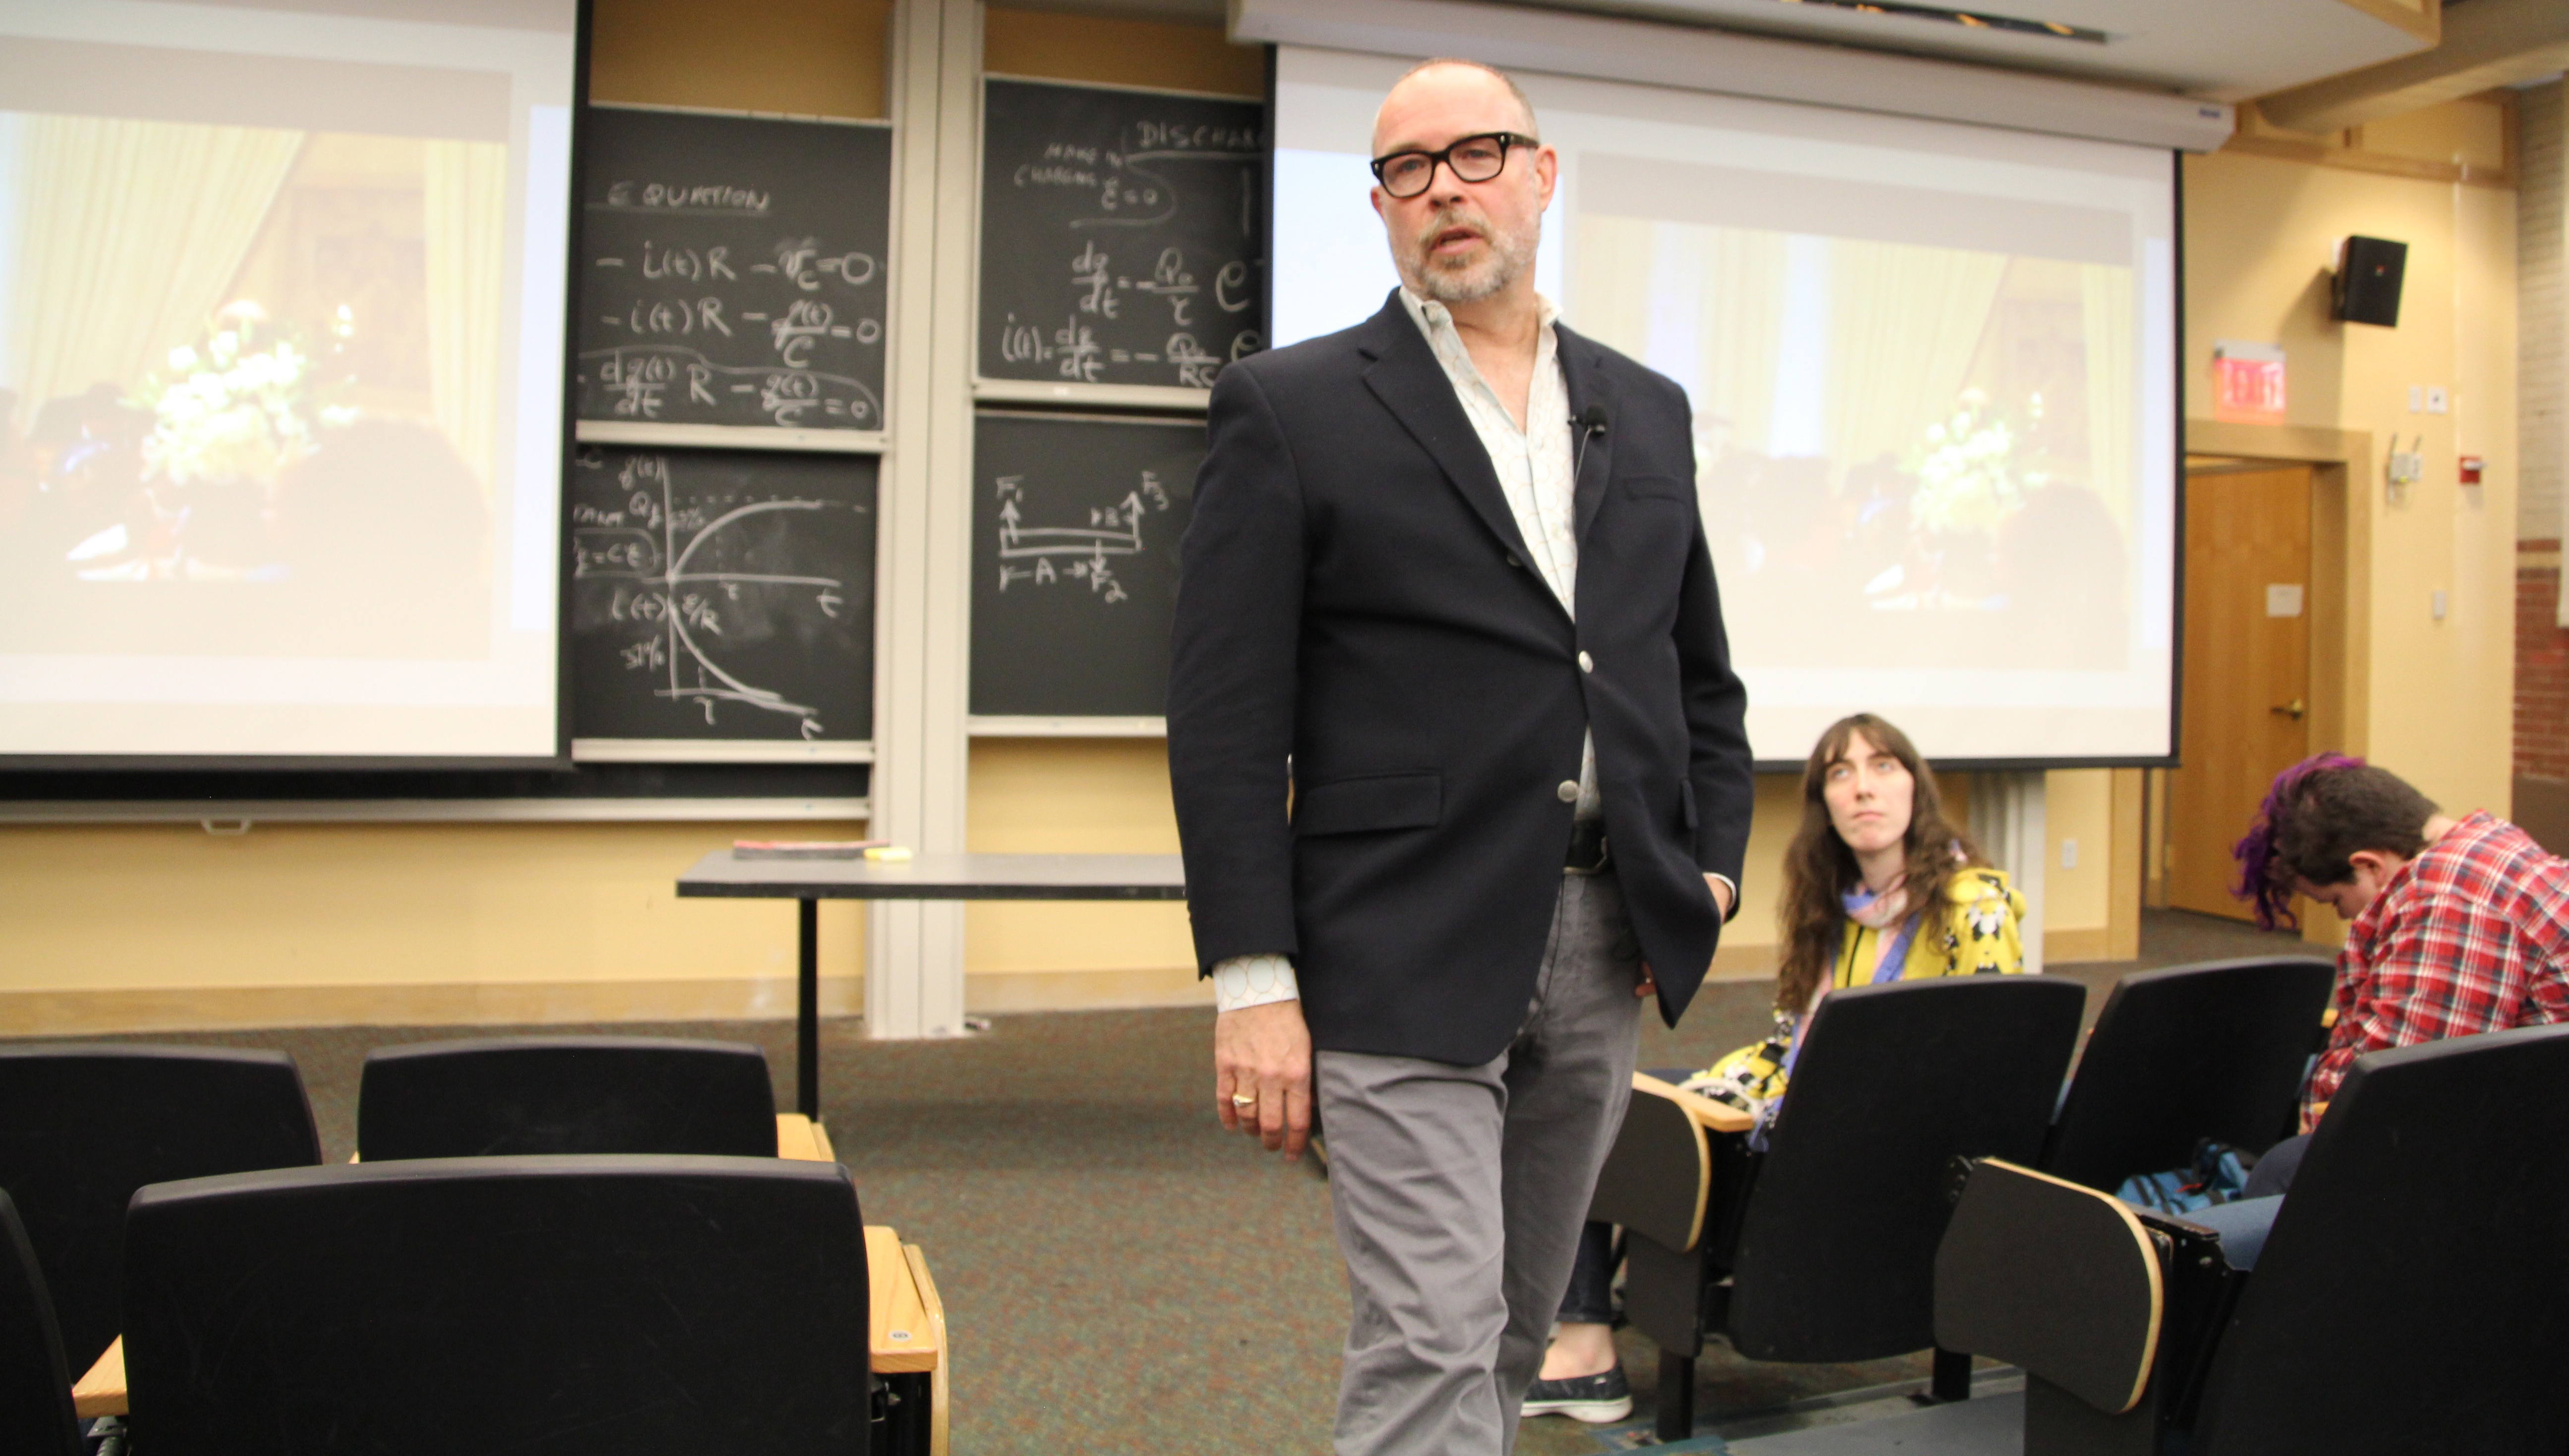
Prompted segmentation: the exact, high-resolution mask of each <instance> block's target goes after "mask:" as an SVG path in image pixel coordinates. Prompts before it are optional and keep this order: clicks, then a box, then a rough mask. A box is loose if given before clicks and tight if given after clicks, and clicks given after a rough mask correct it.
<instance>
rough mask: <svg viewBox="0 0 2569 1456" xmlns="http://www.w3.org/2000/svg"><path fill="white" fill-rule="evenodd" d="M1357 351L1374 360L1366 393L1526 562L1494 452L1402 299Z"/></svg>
mask: <svg viewBox="0 0 2569 1456" xmlns="http://www.w3.org/2000/svg"><path fill="white" fill-rule="evenodd" d="M1356 348H1357V349H1358V351H1359V352H1361V353H1363V354H1364V355H1365V356H1366V357H1367V358H1369V359H1371V360H1373V363H1372V364H1371V366H1369V367H1368V368H1367V369H1366V370H1365V372H1364V382H1365V387H1366V388H1367V389H1370V390H1372V391H1373V394H1374V398H1376V399H1378V400H1381V401H1382V403H1383V407H1384V408H1385V409H1388V410H1389V411H1391V417H1392V418H1393V419H1394V420H1397V421H1399V422H1400V428H1402V429H1403V430H1406V431H1408V432H1409V435H1410V438H1411V439H1413V440H1416V441H1417V442H1418V444H1419V447H1420V448H1421V449H1423V450H1425V451H1426V452H1427V453H1428V455H1429V456H1430V457H1432V458H1433V459H1434V460H1435V462H1436V464H1437V466H1438V468H1439V469H1441V470H1443V471H1444V472H1445V478H1446V479H1447V480H1449V481H1452V482H1453V483H1454V489H1455V490H1457V491H1460V492H1462V494H1463V499H1464V501H1465V502H1466V503H1468V504H1469V505H1470V506H1471V508H1472V510H1473V512H1474V513H1475V514H1477V515H1479V517H1480V518H1481V522H1482V524H1483V525H1485V526H1487V527H1489V528H1490V531H1491V534H1492V535H1495V536H1496V537H1498V539H1499V541H1500V542H1501V543H1502V544H1504V545H1505V546H1507V548H1508V549H1509V550H1512V551H1514V552H1516V553H1517V555H1518V557H1519V558H1520V559H1522V558H1524V557H1525V555H1526V544H1525V538H1524V537H1523V536H1521V535H1519V534H1518V532H1517V519H1516V514H1515V513H1514V512H1512V511H1510V510H1509V509H1508V498H1507V495H1506V493H1505V492H1503V491H1501V490H1500V489H1499V473H1498V472H1497V471H1496V470H1494V469H1492V468H1491V466H1490V452H1489V451H1488V450H1486V449H1484V448H1483V447H1482V445H1481V437H1480V434H1479V432H1477V431H1475V430H1474V429H1473V428H1472V419H1471V416H1469V415H1466V414H1464V413H1463V402H1462V401H1461V400H1458V399H1456V398H1455V397H1454V382H1453V381H1452V380H1451V379H1448V378H1447V377H1446V376H1445V366H1444V365H1442V364H1440V363H1438V362H1437V361H1436V351H1435V350H1434V349H1431V348H1429V347H1428V346H1427V336H1426V335H1424V334H1422V333H1420V332H1419V331H1418V325H1416V324H1415V323H1412V322H1410V318H1409V311H1408V310H1407V309H1405V308H1402V307H1401V306H1400V298H1399V296H1398V295H1397V294H1394V295H1393V296H1392V297H1391V298H1389V299H1388V300H1386V301H1385V302H1384V304H1383V308H1382V312H1380V313H1377V314H1375V315H1374V316H1373V319H1372V321H1371V322H1369V323H1368V324H1367V325H1366V326H1365V329H1364V333H1363V335H1362V336H1361V337H1360V338H1359V339H1358V340H1357V342H1356Z"/></svg>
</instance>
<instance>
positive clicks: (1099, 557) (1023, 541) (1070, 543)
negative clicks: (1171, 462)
mask: <svg viewBox="0 0 2569 1456" xmlns="http://www.w3.org/2000/svg"><path fill="white" fill-rule="evenodd" d="M994 489H995V490H996V492H997V495H998V506H999V520H998V528H999V589H1000V590H1001V591H1003V592H1004V591H1006V590H1007V589H1008V588H1009V587H1010V586H1012V585H1018V584H1020V583H1022V584H1023V585H1026V586H1034V587H1042V586H1053V585H1058V584H1060V583H1062V582H1065V581H1068V582H1073V583H1080V584H1085V585H1086V586H1087V587H1088V590H1089V593H1090V594H1091V595H1093V596H1095V597H1096V598H1097V599H1098V600H1099V601H1101V602H1104V603H1106V604H1107V605H1110V606H1111V605H1113V604H1114V603H1116V602H1119V601H1125V600H1128V599H1130V597H1131V593H1130V592H1128V591H1126V590H1125V589H1124V583H1123V581H1122V580H1120V579H1118V578H1117V576H1116V574H1115V567H1114V564H1113V562H1112V561H1111V560H1109V557H1116V556H1138V555H1140V554H1142V553H1143V551H1145V550H1147V549H1148V548H1149V547H1148V546H1145V545H1144V543H1143V540H1142V522H1143V519H1144V518H1145V517H1146V516H1148V515H1152V514H1157V513H1161V512H1165V511H1167V510H1168V509H1169V491H1168V487H1166V486H1164V485H1162V484H1160V478H1159V476H1158V475H1157V474H1156V473H1154V472H1152V471H1147V470H1146V471H1144V472H1142V480H1141V484H1140V485H1138V486H1136V487H1134V488H1133V489H1132V490H1131V491H1129V492H1127V493H1125V496H1124V499H1123V500H1121V501H1118V502H1116V503H1115V504H1114V505H1112V506H1092V507H1090V508H1089V509H1088V524H1087V525H1086V526H1028V525H1026V524H1025V510H1026V478H1025V477H1024V476H1001V477H999V478H998V480H997V481H996V482H995V483H994ZM1056 562H1058V564H1056Z"/></svg>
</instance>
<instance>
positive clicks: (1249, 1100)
mask: <svg viewBox="0 0 2569 1456" xmlns="http://www.w3.org/2000/svg"><path fill="white" fill-rule="evenodd" d="M1231 1105H1232V1106H1234V1107H1256V1106H1257V1105H1258V1099H1257V1098H1255V1097H1244V1096H1242V1095H1241V1094H1240V1093H1237V1092H1234V1093H1232V1094H1231Z"/></svg>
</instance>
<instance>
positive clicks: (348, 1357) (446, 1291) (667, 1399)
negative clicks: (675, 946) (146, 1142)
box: [126, 1155, 872, 1456]
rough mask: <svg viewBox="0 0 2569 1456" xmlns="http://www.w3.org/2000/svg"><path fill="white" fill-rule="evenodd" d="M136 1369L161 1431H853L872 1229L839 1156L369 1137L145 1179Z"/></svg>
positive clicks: (141, 1415)
mask: <svg viewBox="0 0 2569 1456" xmlns="http://www.w3.org/2000/svg"><path fill="white" fill-rule="evenodd" d="M128 1239H129V1242H128V1247H127V1285H126V1289H127V1299H126V1310H127V1328H126V1370H127V1376H128V1381H129V1390H130V1399H131V1402H132V1415H131V1417H130V1419H131V1424H132V1426H133V1429H134V1436H135V1441H136V1444H137V1449H139V1450H146V1451H150V1452H152V1453H154V1456H217V1453H221V1456H230V1453H237V1452H244V1451H366V1452H381V1453H388V1456H488V1453H491V1452H495V1451H542V1452H546V1453H548V1456H661V1453H666V1456H702V1453H705V1452H717V1451H719V1452H752V1451H754V1452H759V1453H762V1456H807V1453H812V1456H817V1453H834V1456H853V1453H860V1452H863V1451H865V1450H866V1448H867V1444H868V1440H869V1431H870V1419H871V1391H872V1377H871V1375H870V1372H869V1363H868V1288H867V1278H866V1259H865V1241H864V1232H863V1228H862V1223H861V1219H860V1216H859V1212H858V1208H857V1196H856V1188H855V1185H854V1183H853V1182H851V1180H850V1177H849V1174H848V1171H847V1169H845V1168H844V1167H841V1166H840V1165H838V1164H836V1163H814V1162H794V1161H785V1160H780V1159H777V1158H774V1157H772V1156H771V1157H764V1158H755V1159H752V1158H698V1157H665V1156H636V1157H615V1156H604V1155H590V1156H582V1157H548V1158H517V1157H492V1158H459V1159H440V1160H423V1161H416V1162H389V1163H361V1164H355V1165H340V1166H336V1167H330V1168H318V1169H308V1170H300V1171H295V1172H284V1173H264V1174H243V1175H239V1176H235V1177H228V1178H210V1179H200V1180H196V1181H193V1182H188V1183H176V1184H164V1185H160V1186H158V1187H155V1188H151V1189H147V1190H145V1192H144V1193H143V1194H142V1196H141V1197H139V1198H137V1199H136V1200H135V1204H134V1212H133V1216H132V1219H131V1221H130V1225H129V1234H128Z"/></svg>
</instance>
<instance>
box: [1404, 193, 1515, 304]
mask: <svg viewBox="0 0 2569 1456" xmlns="http://www.w3.org/2000/svg"><path fill="white" fill-rule="evenodd" d="M1459 220H1461V219H1459V218H1455V217H1451V216H1442V215H1440V216H1439V217H1438V218H1437V219H1436V221H1434V222H1433V223H1431V224H1429V225H1428V226H1427V227H1426V228H1425V229H1423V231H1424V235H1425V236H1428V237H1433V236H1435V235H1436V234H1437V233H1439V232H1442V231H1444V230H1445V229H1446V228H1448V227H1451V226H1453V225H1454V224H1455V223H1456V222H1457V221H1459ZM1485 235H1486V236H1487V237H1488V238H1489V242H1490V254H1489V256H1488V257H1486V258H1484V259H1482V260H1481V263H1480V265H1479V266H1478V267H1466V268H1462V269H1459V270H1454V271H1446V272H1440V271H1438V270H1437V267H1436V263H1435V260H1434V259H1432V258H1430V257H1428V256H1427V249H1426V248H1424V247H1421V248H1419V249H1418V250H1417V251H1416V252H1415V253H1414V254H1413V255H1412V259H1411V271H1412V272H1414V273H1416V274H1417V275H1418V291H1419V292H1420V293H1421V294H1423V295H1424V296H1426V297H1428V298H1432V299H1434V300H1435V301H1437V302H1438V303H1442V304H1446V305H1448V306H1451V305H1453V304H1457V303H1478V302H1480V301H1481V300H1482V299H1484V298H1488V297H1490V296H1491V295H1493V294H1495V293H1497V292H1499V291H1500V290H1501V289H1503V288H1506V287H1507V286H1508V285H1509V284H1511V283H1514V282H1515V281H1516V280H1517V279H1519V278H1521V277H1523V276H1525V271H1526V269H1528V268H1531V267H1533V266H1534V254H1535V248H1536V246H1537V244H1539V243H1540V242H1541V241H1542V240H1543V224H1542V223H1540V222H1538V223H1536V224H1535V225H1534V226H1533V227H1530V228H1528V229H1526V231H1525V232H1524V233H1523V234H1522V235H1520V236H1514V237H1511V236H1509V235H1508V234H1506V233H1503V232H1500V231H1498V230H1497V229H1495V228H1493V229H1492V230H1491V231H1490V232H1488V233H1487V234H1485Z"/></svg>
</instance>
